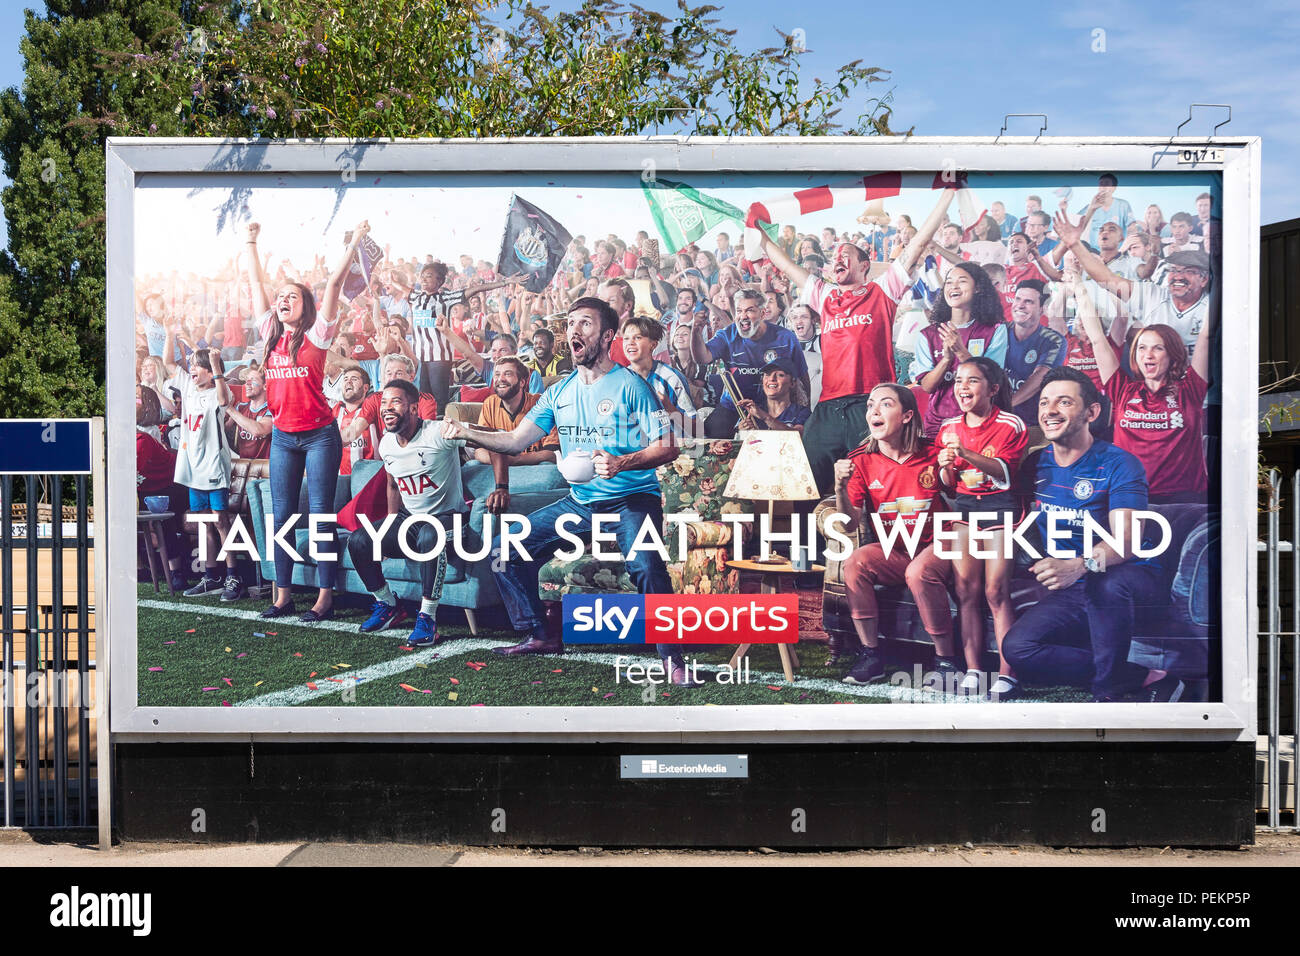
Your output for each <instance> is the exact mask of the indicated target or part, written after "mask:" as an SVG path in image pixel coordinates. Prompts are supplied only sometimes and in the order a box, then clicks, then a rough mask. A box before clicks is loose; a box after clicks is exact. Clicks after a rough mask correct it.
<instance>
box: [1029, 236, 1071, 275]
mask: <svg viewBox="0 0 1300 956" xmlns="http://www.w3.org/2000/svg"><path fill="white" fill-rule="evenodd" d="M1060 248H1062V244H1061V243H1059V242H1058V243H1057V244H1056V245H1055V246H1053V247H1052V252H1056V250H1057V249H1060ZM1029 255H1030V257H1031V258H1032V259H1033V260H1034V264H1035V265H1037V266H1038V268H1039V270H1041V271H1042V273H1043V275H1045V276H1047V278H1049V279H1051V280H1052V281H1053V282H1060V281H1061V276H1063V275H1064V274H1065V272H1064V270H1062V269H1061V268H1059V267H1058V266H1057V265H1056V263H1054V262H1052V261H1051V260H1050V259H1048V258H1047V257H1046V256H1044V255H1042V254H1041V253H1040V252H1039V251H1038V247H1037V246H1036V245H1034V244H1033V242H1032V241H1031V242H1030V243H1029Z"/></svg>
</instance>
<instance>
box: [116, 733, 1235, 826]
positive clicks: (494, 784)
mask: <svg viewBox="0 0 1300 956" xmlns="http://www.w3.org/2000/svg"><path fill="white" fill-rule="evenodd" d="M727 752H730V753H746V754H748V764H749V776H748V778H747V779H727V780H716V779H715V780H699V779H672V780H649V781H647V780H623V779H620V776H619V767H620V760H619V758H620V756H621V755H625V754H672V755H681V754H696V753H700V754H702V753H727ZM116 756H117V761H116V762H117V776H116V799H117V832H118V835H119V836H120V837H121V838H122V839H123V840H127V841H182V842H185V841H190V842H205V843H206V842H212V843H218V842H221V843H224V842H246V841H257V842H292V841H356V842H390V841H391V842H421V843H424V842H428V843H458V844H469V845H481V846H491V845H504V846H527V845H533V846H555V847H559V846H606V847H619V846H664V847H671V846H678V847H753V846H770V847H781V848H789V849H795V848H801V847H803V848H829V847H893V846H911V845H917V844H935V843H937V844H957V843H965V842H967V841H970V842H972V843H975V844H1001V845H1007V844H1041V845H1049V846H1165V845H1173V846H1239V845H1243V844H1248V843H1251V842H1253V840H1254V826H1255V806H1254V779H1255V778H1254V774H1255V749H1254V747H1253V745H1251V744H1250V743H1166V744H1145V743H1114V744H1112V743H1104V742H1098V743H1096V744H1045V743H1043V744H964V745H955V744H952V745H930V744H880V745H871V746H867V745H859V746H817V747H814V746H809V745H788V746H787V745H782V746H776V745H755V746H749V747H745V746H741V747H735V746H732V747H724V746H712V747H709V746H692V747H681V746H677V747H671V746H666V745H662V744H660V745H657V746H656V745H645V744H639V745H633V744H626V745H619V744H615V745H608V744H599V745H568V746H560V745H530V746H504V745H502V746H487V745H477V746H469V745H463V746H451V745H438V744H366V743H317V744H293V743H256V744H252V745H250V744H248V743H242V744H240V743H220V744H204V743H177V744H160V743H150V744H118V745H117V747H116Z"/></svg>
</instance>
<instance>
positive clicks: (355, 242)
mask: <svg viewBox="0 0 1300 956" xmlns="http://www.w3.org/2000/svg"><path fill="white" fill-rule="evenodd" d="M369 232H370V223H369V222H368V221H367V220H362V221H361V222H360V223H358V224H357V227H356V228H355V229H353V230H352V241H351V242H349V243H348V245H347V249H345V250H344V252H343V256H342V257H341V258H340V259H339V263H338V265H336V266H335V267H334V272H333V273H332V274H331V275H330V277H329V280H328V281H326V283H325V294H324V295H323V296H321V302H320V316H319V319H318V321H323V322H324V323H325V324H326V325H327V326H329V327H330V329H333V328H334V325H335V322H336V321H337V319H338V310H339V294H340V292H341V291H342V289H343V280H344V279H346V278H347V276H348V270H349V269H350V268H351V266H352V257H353V256H354V255H355V254H356V251H357V246H359V245H361V240H362V239H364V238H365V237H366V234H367V233H369Z"/></svg>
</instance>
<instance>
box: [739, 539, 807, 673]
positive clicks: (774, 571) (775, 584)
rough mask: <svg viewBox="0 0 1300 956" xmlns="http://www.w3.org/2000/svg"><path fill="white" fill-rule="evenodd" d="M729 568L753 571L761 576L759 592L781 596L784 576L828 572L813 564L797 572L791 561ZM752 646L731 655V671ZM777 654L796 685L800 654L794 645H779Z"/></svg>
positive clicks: (755, 563) (743, 645) (740, 565)
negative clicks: (795, 675)
mask: <svg viewBox="0 0 1300 956" xmlns="http://www.w3.org/2000/svg"><path fill="white" fill-rule="evenodd" d="M727 567H729V568H735V569H736V570H738V571H753V572H755V573H757V574H759V575H761V578H760V579H759V590H760V591H761V592H762V593H763V594H779V593H780V591H781V577H782V576H783V575H785V576H788V577H790V578H793V577H794V576H795V575H796V574H813V573H822V572H825V570H826V566H825V565H823V564H812V565H809V566H808V570H806V571H796V570H795V569H794V565H792V564H791V563H790V562H789V561H778V562H766V561H728V562H727ZM797 623H798V622H796V626H797ZM751 646H752V645H750V644H741V645H740V646H739V647H737V648H736V653H734V654H732V655H731V669H732V671H733V672H734V671H735V670H736V668H737V667H738V666H739V665H740V659H741V658H742V657H744V656H745V655H746V654H748V653H749V649H750V647H751ZM776 652H777V654H779V655H780V656H781V670H782V671H783V672H784V673H785V679H786V680H787V681H789V682H790V683H794V669H795V668H796V667H798V666H799V654H798V652H797V651H795V649H794V645H793V644H778V645H776Z"/></svg>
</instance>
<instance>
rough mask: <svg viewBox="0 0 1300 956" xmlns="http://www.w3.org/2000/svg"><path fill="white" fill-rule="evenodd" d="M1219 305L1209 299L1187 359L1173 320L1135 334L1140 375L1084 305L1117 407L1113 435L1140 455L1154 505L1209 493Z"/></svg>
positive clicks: (1133, 358) (1201, 498)
mask: <svg viewBox="0 0 1300 956" xmlns="http://www.w3.org/2000/svg"><path fill="white" fill-rule="evenodd" d="M1215 312H1216V310H1215V308H1214V307H1213V306H1211V308H1210V310H1209V316H1208V318H1207V319H1206V321H1205V324H1204V325H1202V326H1201V329H1200V332H1199V333H1198V334H1197V339H1196V351H1195V352H1194V353H1193V354H1192V356H1191V357H1190V358H1189V357H1188V354H1187V347H1186V346H1185V345H1184V344H1183V339H1182V336H1181V335H1180V334H1179V333H1178V331H1177V330H1176V329H1174V327H1173V326H1170V325H1160V324H1156V325H1148V326H1147V327H1146V328H1144V329H1143V330H1142V331H1141V332H1139V333H1138V334H1137V336H1136V337H1135V338H1134V339H1133V345H1132V347H1131V350H1130V352H1129V365H1130V367H1131V368H1132V369H1133V374H1134V376H1137V377H1136V378H1129V377H1128V375H1126V374H1125V373H1124V370H1123V369H1121V368H1120V365H1119V357H1118V356H1117V355H1116V354H1115V353H1114V352H1113V351H1112V350H1111V349H1109V348H1104V347H1103V345H1104V344H1105V343H1106V333H1105V331H1104V330H1103V329H1102V327H1101V321H1100V320H1099V319H1098V318H1097V314H1096V312H1095V311H1093V310H1091V309H1086V310H1085V309H1080V310H1079V320H1080V322H1081V323H1082V325H1083V327H1084V330H1085V331H1086V332H1087V334H1088V337H1089V339H1091V340H1092V342H1093V350H1094V352H1096V355H1097V373H1098V374H1099V375H1100V377H1101V381H1102V388H1103V390H1104V392H1105V395H1106V397H1107V398H1109V399H1110V402H1111V406H1112V407H1113V408H1114V413H1113V414H1114V426H1115V437H1114V439H1113V441H1114V443H1115V445H1117V446H1118V447H1119V448H1122V449H1124V451H1127V452H1130V453H1131V454H1133V455H1134V456H1135V457H1136V458H1137V459H1138V461H1140V462H1142V467H1143V468H1145V469H1146V473H1147V486H1148V489H1149V490H1148V500H1149V501H1150V502H1151V503H1152V504H1173V503H1176V502H1200V503H1204V502H1205V500H1206V487H1207V475H1206V471H1205V454H1204V451H1203V449H1202V446H1201V440H1202V438H1203V437H1204V435H1205V393H1206V390H1207V389H1208V387H1209V386H1208V385H1207V384H1206V382H1207V380H1208V378H1209V374H1210V336H1211V335H1212V334H1213V330H1214V318H1215Z"/></svg>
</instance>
